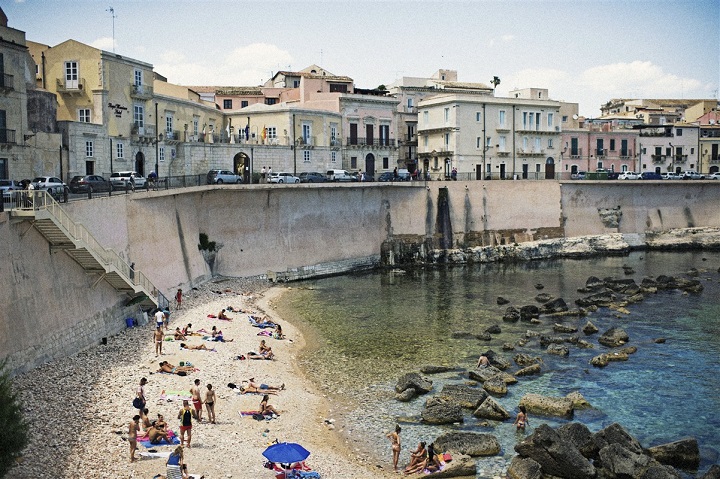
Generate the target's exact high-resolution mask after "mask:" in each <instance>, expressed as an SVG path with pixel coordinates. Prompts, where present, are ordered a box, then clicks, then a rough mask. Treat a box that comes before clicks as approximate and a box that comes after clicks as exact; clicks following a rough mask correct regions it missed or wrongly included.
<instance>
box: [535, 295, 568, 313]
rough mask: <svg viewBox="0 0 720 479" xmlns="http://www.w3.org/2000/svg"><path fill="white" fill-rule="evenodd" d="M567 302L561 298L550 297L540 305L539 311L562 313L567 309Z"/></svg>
mask: <svg viewBox="0 0 720 479" xmlns="http://www.w3.org/2000/svg"><path fill="white" fill-rule="evenodd" d="M569 309H570V308H568V305H567V303H565V300H564V299H562V298H552V299H550V300H548V301H547V302H545V304H543V305H542V306H540V312H541V313H543V314H553V313H562V312H565V311H568V310H569Z"/></svg>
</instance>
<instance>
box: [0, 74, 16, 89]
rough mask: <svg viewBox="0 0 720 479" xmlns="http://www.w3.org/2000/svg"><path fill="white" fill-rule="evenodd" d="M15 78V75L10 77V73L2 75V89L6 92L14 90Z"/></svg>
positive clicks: (0, 76) (0, 78)
mask: <svg viewBox="0 0 720 479" xmlns="http://www.w3.org/2000/svg"><path fill="white" fill-rule="evenodd" d="M14 78H15V77H14V76H13V75H10V74H8V73H4V74H2V75H0V82H1V83H2V84H0V89H2V90H5V91H10V90H14V89H15V87H14V81H13V80H14Z"/></svg>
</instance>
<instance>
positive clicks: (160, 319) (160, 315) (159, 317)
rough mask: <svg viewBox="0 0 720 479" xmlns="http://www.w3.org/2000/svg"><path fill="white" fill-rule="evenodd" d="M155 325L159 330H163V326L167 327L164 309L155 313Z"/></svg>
mask: <svg viewBox="0 0 720 479" xmlns="http://www.w3.org/2000/svg"><path fill="white" fill-rule="evenodd" d="M155 325H156V326H157V327H158V328H162V327H163V326H165V313H164V312H163V310H162V309H158V310H157V311H156V312H155Z"/></svg>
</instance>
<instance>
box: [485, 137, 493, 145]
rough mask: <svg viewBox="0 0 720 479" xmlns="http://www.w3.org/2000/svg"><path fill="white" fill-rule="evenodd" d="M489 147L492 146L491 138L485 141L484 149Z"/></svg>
mask: <svg viewBox="0 0 720 479" xmlns="http://www.w3.org/2000/svg"><path fill="white" fill-rule="evenodd" d="M491 146H492V137H490V136H488V137H487V138H486V139H485V147H486V148H490V147H491Z"/></svg>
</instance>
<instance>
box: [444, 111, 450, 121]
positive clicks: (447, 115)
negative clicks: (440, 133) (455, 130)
mask: <svg viewBox="0 0 720 479" xmlns="http://www.w3.org/2000/svg"><path fill="white" fill-rule="evenodd" d="M443 115H444V118H445V123H448V122H449V121H450V108H445V110H443Z"/></svg>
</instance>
